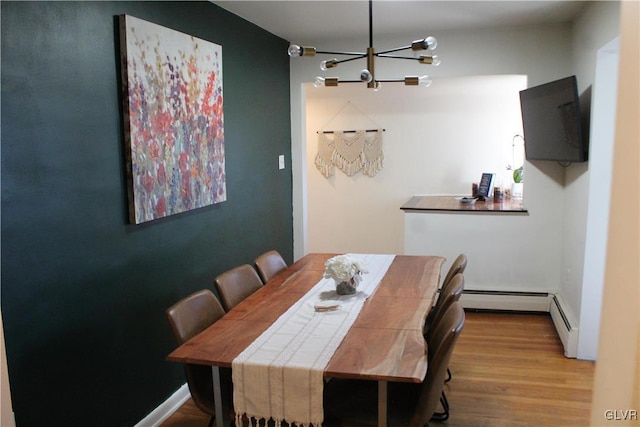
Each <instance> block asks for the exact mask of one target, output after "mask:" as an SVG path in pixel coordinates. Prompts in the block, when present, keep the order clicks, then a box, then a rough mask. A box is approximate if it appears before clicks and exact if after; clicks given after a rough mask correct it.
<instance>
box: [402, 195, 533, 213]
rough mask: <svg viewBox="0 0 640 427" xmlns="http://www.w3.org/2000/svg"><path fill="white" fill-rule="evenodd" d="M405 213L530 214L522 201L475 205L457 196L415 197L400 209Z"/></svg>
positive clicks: (485, 202)
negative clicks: (459, 199)
mask: <svg viewBox="0 0 640 427" xmlns="http://www.w3.org/2000/svg"><path fill="white" fill-rule="evenodd" d="M400 209H401V210H403V211H405V212H425V213H429V212H485V213H522V214H526V213H528V211H527V209H525V208H524V207H523V206H522V201H521V200H513V199H511V198H505V199H504V201H503V202H500V203H494V202H493V199H487V200H486V201H480V200H478V201H476V202H475V203H474V204H473V205H466V204H462V203H460V201H458V198H457V197H456V196H413V197H412V198H411V199H409V200H408V201H407V202H406V203H405V204H404V205H402V206H401V207H400Z"/></svg>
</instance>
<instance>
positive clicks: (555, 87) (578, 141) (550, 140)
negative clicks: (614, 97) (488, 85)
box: [520, 76, 591, 163]
mask: <svg viewBox="0 0 640 427" xmlns="http://www.w3.org/2000/svg"><path fill="white" fill-rule="evenodd" d="M588 92H589V93H588V94H587V91H585V94H584V98H583V103H582V104H583V105H582V106H581V100H580V98H581V97H580V96H579V94H578V84H577V80H576V76H570V77H565V78H563V79H560V80H556V81H553V82H549V83H545V84H543V85H540V86H535V87H531V88H529V89H525V90H522V91H520V107H521V110H522V125H523V128H524V149H525V156H526V158H527V160H554V161H557V162H570V163H572V162H585V161H587V159H588V151H589V127H588V122H589V118H588V113H589V111H588V110H589V104H590V97H591V91H590V90H589V91H588ZM587 98H589V99H587ZM584 101H586V102H584ZM582 110H585V111H582Z"/></svg>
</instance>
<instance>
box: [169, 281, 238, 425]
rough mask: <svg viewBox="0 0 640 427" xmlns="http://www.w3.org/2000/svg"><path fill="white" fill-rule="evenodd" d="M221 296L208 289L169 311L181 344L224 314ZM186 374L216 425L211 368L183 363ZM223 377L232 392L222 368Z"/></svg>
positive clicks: (193, 392) (193, 394) (195, 396)
mask: <svg viewBox="0 0 640 427" xmlns="http://www.w3.org/2000/svg"><path fill="white" fill-rule="evenodd" d="M224 313H225V312H224V309H223V308H222V306H221V305H220V302H219V301H218V298H216V296H215V295H214V294H213V292H211V291H210V290H208V289H203V290H201V291H198V292H194V293H193V294H191V295H189V296H187V297H185V298H183V299H182V300H180V301H178V302H177V303H175V304H174V305H172V306H171V307H169V308H168V309H167V311H166V316H167V320H168V321H169V325H170V326H171V330H172V331H173V335H174V336H175V338H176V340H177V342H178V345H182V344H183V343H185V342H186V341H188V340H189V339H190V338H193V337H194V336H196V335H197V334H199V333H200V332H202V331H203V330H205V329H206V328H207V327H209V326H210V325H212V324H213V323H214V322H215V321H217V320H218V319H219V318H221V317H222V316H223V315H224ZM184 372H185V376H186V377H187V385H188V387H189V392H190V393H191V398H192V399H193V402H194V403H195V405H196V406H197V407H198V409H200V410H201V411H202V412H204V413H205V414H207V415H210V416H211V420H210V422H209V427H211V426H212V425H213V421H214V420H215V416H216V411H215V407H214V403H213V377H212V375H211V368H210V367H208V366H204V365H191V364H185V365H184ZM220 377H221V382H222V387H223V390H224V392H225V393H229V396H230V395H231V388H232V386H231V372H230V370H229V369H221V370H220Z"/></svg>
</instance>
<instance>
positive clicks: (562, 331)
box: [460, 289, 578, 358]
mask: <svg viewBox="0 0 640 427" xmlns="http://www.w3.org/2000/svg"><path fill="white" fill-rule="evenodd" d="M460 303H461V304H462V306H463V307H464V308H470V309H480V310H504V311H539V312H548V313H549V314H550V315H551V319H552V320H553V325H554V326H555V328H556V331H557V333H558V337H559V338H560V341H562V345H563V347H564V355H565V356H566V357H570V358H575V357H577V354H578V327H577V323H576V322H575V321H574V320H573V319H572V318H571V317H570V316H569V314H568V313H569V310H567V309H565V307H566V303H565V302H564V300H563V299H562V297H561V296H560V295H558V294H549V293H547V292H518V291H484V290H474V289H465V290H464V291H463V293H462V296H461V297H460Z"/></svg>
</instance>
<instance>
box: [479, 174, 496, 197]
mask: <svg viewBox="0 0 640 427" xmlns="http://www.w3.org/2000/svg"><path fill="white" fill-rule="evenodd" d="M495 176H496V174H494V173H488V172H485V173H483V174H482V177H481V178H480V184H479V185H478V194H477V197H478V200H481V201H484V200H486V199H487V198H489V197H490V196H491V191H492V190H493V184H494V181H495Z"/></svg>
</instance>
